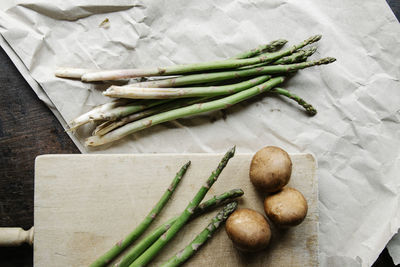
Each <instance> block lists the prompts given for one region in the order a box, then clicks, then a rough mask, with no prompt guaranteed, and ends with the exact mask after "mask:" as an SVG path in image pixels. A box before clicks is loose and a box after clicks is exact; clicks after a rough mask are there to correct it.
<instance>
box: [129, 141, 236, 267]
mask: <svg viewBox="0 0 400 267" xmlns="http://www.w3.org/2000/svg"><path fill="white" fill-rule="evenodd" d="M234 154H235V147H233V148H231V149H230V150H229V151H228V152H227V153H226V154H225V155H224V157H223V158H222V160H221V162H220V163H219V164H218V167H217V168H216V169H215V170H214V171H213V172H212V173H211V175H210V177H209V178H208V179H207V181H206V182H205V184H204V185H203V186H202V187H201V188H200V190H199V191H198V192H197V194H196V195H195V196H194V197H193V199H192V200H191V201H190V202H189V204H188V205H187V207H186V209H185V210H184V211H183V212H182V213H181V215H179V217H178V218H177V219H176V221H175V222H174V223H173V224H172V225H171V227H170V228H169V229H168V230H167V232H165V233H164V234H163V235H162V236H161V237H160V238H158V239H157V241H156V242H154V243H153V244H152V245H151V246H150V247H149V248H148V249H147V250H146V251H145V252H143V254H142V255H140V256H139V257H138V258H137V259H136V260H135V261H134V262H133V263H132V264H131V265H130V266H131V267H139V266H140V267H143V266H145V265H147V264H148V263H149V262H150V261H151V260H152V259H154V257H156V256H157V254H158V252H160V251H161V250H162V249H163V248H164V247H165V246H166V245H167V244H168V243H169V241H171V239H172V238H173V237H175V236H176V234H177V233H178V231H179V230H180V229H181V228H182V227H183V226H184V225H185V223H186V222H187V221H188V220H189V218H190V217H191V216H192V214H193V212H194V210H195V209H196V207H197V206H198V205H199V204H200V202H201V201H202V200H203V198H204V196H205V195H206V194H207V192H208V190H209V189H210V188H211V186H212V185H213V184H214V183H215V182H216V181H217V179H218V176H219V175H220V174H221V172H222V170H223V169H224V168H225V166H226V165H227V164H228V161H229V159H230V158H232V157H233V156H234Z"/></svg>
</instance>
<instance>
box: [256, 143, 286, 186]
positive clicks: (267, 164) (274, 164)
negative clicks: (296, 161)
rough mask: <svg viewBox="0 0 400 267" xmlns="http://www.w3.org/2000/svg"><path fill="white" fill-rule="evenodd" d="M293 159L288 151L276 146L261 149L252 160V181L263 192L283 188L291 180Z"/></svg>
mask: <svg viewBox="0 0 400 267" xmlns="http://www.w3.org/2000/svg"><path fill="white" fill-rule="evenodd" d="M291 174H292V161H291V160H290V157H289V155H288V153H287V152H286V151H285V150H283V149H281V148H279V147H276V146H267V147H264V148H262V149H260V150H259V151H258V152H257V153H256V154H255V155H254V156H253V159H252V160H251V164H250V181H251V182H252V183H253V185H254V186H255V187H257V188H258V189H260V190H261V191H263V192H267V193H272V192H276V191H279V190H280V189H282V188H283V187H284V186H285V185H287V183H288V182H289V180H290V175H291Z"/></svg>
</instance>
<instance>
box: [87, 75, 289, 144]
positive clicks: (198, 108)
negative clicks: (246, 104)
mask: <svg viewBox="0 0 400 267" xmlns="http://www.w3.org/2000/svg"><path fill="white" fill-rule="evenodd" d="M284 80H285V78H284V77H283V76H279V77H275V78H272V79H270V80H269V81H267V82H265V83H262V84H260V85H257V86H254V87H251V88H249V89H246V90H243V91H241V92H238V93H236V94H233V95H230V96H227V97H224V98H221V99H218V100H214V101H209V102H205V103H199V104H194V105H190V106H187V107H183V108H178V109H174V110H170V111H166V112H163V113H159V114H155V115H152V116H150V117H147V118H144V119H141V120H138V121H134V122H131V123H128V124H126V125H124V126H122V127H120V128H118V129H115V130H114V131H111V132H109V133H107V134H105V135H103V136H91V137H89V138H87V139H86V142H85V144H86V145H88V146H99V145H103V144H106V143H110V142H113V141H116V140H119V139H121V138H123V137H125V136H127V135H129V134H132V133H134V132H137V131H140V130H143V129H145V128H149V127H151V126H153V125H156V124H160V123H163V122H166V121H171V120H175V119H179V118H183V117H186V116H189V115H196V114H199V113H203V112H208V111H214V110H220V109H225V108H228V107H230V106H232V105H234V104H237V103H239V102H241V101H244V100H246V99H249V98H251V97H253V96H256V95H258V94H260V93H263V92H265V91H268V90H270V89H272V88H274V87H275V86H278V85H279V84H281V83H282V82H283V81H284Z"/></svg>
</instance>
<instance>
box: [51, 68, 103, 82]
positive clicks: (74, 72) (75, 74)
mask: <svg viewBox="0 0 400 267" xmlns="http://www.w3.org/2000/svg"><path fill="white" fill-rule="evenodd" d="M96 71H99V70H95V69H80V68H66V67H59V68H57V69H56V71H55V75H56V76H57V77H60V78H71V79H81V77H82V75H83V74H85V73H89V72H96Z"/></svg>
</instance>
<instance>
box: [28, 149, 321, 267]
mask: <svg viewBox="0 0 400 267" xmlns="http://www.w3.org/2000/svg"><path fill="white" fill-rule="evenodd" d="M222 156H223V155H222V154H204V153H203V154H131V155H126V154H125V155H66V156H63V155H48V156H46V155H45V156H42V157H39V158H38V159H37V160H36V167H35V213H34V214H35V216H34V217H35V233H34V238H35V240H34V265H35V266H36V267H46V266H57V267H67V266H88V265H89V264H90V263H91V262H93V261H94V260H95V259H96V258H97V257H98V256H99V255H102V254H103V253H104V252H105V251H107V250H108V249H109V248H110V247H112V246H113V245H114V244H115V243H117V242H118V240H120V239H122V238H123V237H124V236H126V235H127V234H128V233H129V232H130V231H132V229H133V228H134V227H135V226H136V225H137V224H138V223H139V222H140V221H141V220H143V218H144V217H145V216H146V215H147V213H148V212H149V211H150V210H151V208H152V207H153V206H154V204H155V203H156V202H157V201H158V199H159V197H160V196H161V195H162V194H163V193H164V192H165V190H166V188H168V186H169V184H170V182H171V180H172V178H173V177H174V176H175V173H176V172H177V171H178V170H179V168H180V167H181V166H182V165H183V164H184V163H186V162H187V161H188V160H191V161H192V164H191V166H190V167H189V169H188V171H187V173H186V174H185V176H184V177H183V179H182V181H181V183H180V185H179V186H178V188H177V190H176V192H174V194H173V196H172V198H171V200H170V201H169V202H168V204H167V206H166V207H165V209H164V210H163V211H162V212H161V213H160V215H159V216H158V217H157V219H156V221H155V223H154V224H153V225H152V226H151V228H155V227H157V226H158V225H160V224H161V223H163V222H164V221H166V220H168V219H169V218H171V217H173V216H176V215H179V213H180V212H181V211H182V210H184V208H185V207H186V205H187V204H188V203H189V201H190V200H191V199H192V197H193V196H194V195H195V194H196V192H197V191H198V189H199V188H200V187H201V186H202V185H203V184H204V182H205V181H206V179H207V178H208V176H209V175H210V174H211V172H212V171H213V170H214V169H215V168H216V166H217V165H218V163H219V161H220V159H221V158H222ZM251 158H252V154H238V153H237V154H236V155H235V157H234V158H232V159H231V160H230V161H229V163H228V165H227V166H226V168H225V169H224V171H223V172H222V174H221V175H220V177H219V179H218V181H217V182H216V183H215V184H214V185H213V186H212V187H211V188H210V191H209V193H208V194H207V196H206V198H205V199H208V198H210V197H212V196H213V195H218V194H221V193H223V192H225V191H228V190H230V189H234V188H241V189H242V190H243V191H244V196H243V197H241V198H240V200H239V203H240V204H239V207H241V208H251V209H255V210H257V211H258V212H260V213H261V214H265V213H264V209H263V200H264V197H265V195H264V194H261V193H259V192H257V191H256V190H255V188H254V186H253V185H252V184H251V182H250V179H249V167H250V161H251ZM291 159H292V162H293V170H292V175H291V179H290V182H289V186H291V187H294V188H296V189H298V190H299V191H300V192H302V193H303V195H304V196H305V198H306V199H307V202H308V213H307V217H306V219H305V220H304V221H303V222H302V223H301V224H300V225H299V226H297V227H294V228H291V229H287V230H279V229H276V228H274V227H273V225H271V227H272V239H271V243H270V245H269V248H268V249H267V250H264V251H263V252H261V253H253V254H252V253H250V254H249V253H240V252H239V251H238V250H236V249H235V248H234V247H233V245H232V242H231V241H230V240H229V238H228V236H227V235H226V234H225V231H224V229H219V230H218V231H217V232H216V233H215V234H214V236H213V237H212V238H211V239H210V240H209V241H208V242H207V243H206V244H205V245H204V246H203V247H202V248H201V249H200V250H199V251H198V252H197V253H196V255H195V256H194V257H193V258H192V259H190V261H188V264H187V266H202V265H206V266H210V267H216V266H218V267H242V266H243V267H261V266H288V267H295V266H298V267H302V266H310V267H312V266H317V265H318V182H317V179H316V176H315V160H314V158H313V157H312V156H311V155H310V154H294V155H291ZM219 209H220V208H219ZM217 210H218V209H216V210H214V211H213V212H209V213H207V214H204V215H202V216H200V217H199V218H196V219H194V220H193V221H191V222H190V223H189V224H188V225H186V226H185V227H184V228H183V229H182V230H181V231H180V232H179V234H178V235H177V236H176V238H174V239H173V240H172V242H171V243H169V244H168V248H166V249H164V250H163V251H162V252H161V253H160V254H159V256H158V257H157V258H156V259H155V260H154V261H153V262H152V263H151V264H150V266H159V265H160V264H161V263H162V262H164V261H166V260H167V259H168V258H169V257H171V256H172V255H173V254H174V253H177V252H178V251H179V250H180V249H182V248H183V247H184V246H186V245H187V244H188V243H189V242H190V241H191V240H192V239H193V238H194V236H195V235H196V234H198V233H200V232H201V231H202V230H203V229H204V227H205V226H207V225H208V222H209V220H210V219H211V218H212V217H213V216H214V215H215V213H216V212H217ZM221 228H223V227H221ZM148 233H149V232H148Z"/></svg>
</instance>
